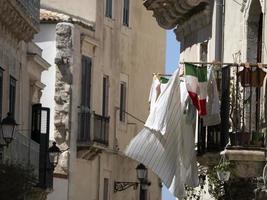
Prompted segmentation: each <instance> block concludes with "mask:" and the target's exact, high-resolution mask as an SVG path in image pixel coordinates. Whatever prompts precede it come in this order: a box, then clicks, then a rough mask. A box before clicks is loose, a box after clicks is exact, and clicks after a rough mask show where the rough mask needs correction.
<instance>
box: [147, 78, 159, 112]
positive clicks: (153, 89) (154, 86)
mask: <svg viewBox="0 0 267 200" xmlns="http://www.w3.org/2000/svg"><path fill="white" fill-rule="evenodd" d="M159 85H160V82H159V79H158V77H157V76H156V75H154V77H153V81H152V85H151V88H150V93H149V98H148V102H149V103H150V108H149V110H152V108H153V107H154V104H155V102H156V100H157V97H158V95H159V94H158V92H157V86H159Z"/></svg>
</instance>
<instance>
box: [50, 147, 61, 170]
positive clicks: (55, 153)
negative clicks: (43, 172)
mask: <svg viewBox="0 0 267 200" xmlns="http://www.w3.org/2000/svg"><path fill="white" fill-rule="evenodd" d="M48 153H49V162H50V163H51V164H52V165H53V166H54V167H55V166H56V165H57V164H58V160H59V156H60V153H61V151H60V149H59V148H58V147H57V145H56V142H53V145H52V146H51V147H50V148H49V149H48Z"/></svg>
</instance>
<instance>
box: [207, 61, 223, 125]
mask: <svg viewBox="0 0 267 200" xmlns="http://www.w3.org/2000/svg"><path fill="white" fill-rule="evenodd" d="M207 92H208V93H207V94H208V95H207V115H205V116H203V125H204V126H214V125H218V124H220V123H221V110H220V99H219V93H218V89H217V83H216V79H215V76H214V68H213V66H209V67H208V86H207Z"/></svg>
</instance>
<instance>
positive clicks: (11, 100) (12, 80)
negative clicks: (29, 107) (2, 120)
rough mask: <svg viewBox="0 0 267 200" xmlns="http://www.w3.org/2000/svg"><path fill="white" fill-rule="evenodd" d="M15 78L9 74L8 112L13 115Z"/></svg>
mask: <svg viewBox="0 0 267 200" xmlns="http://www.w3.org/2000/svg"><path fill="white" fill-rule="evenodd" d="M16 82H17V81H16V79H15V78H13V77H12V76H10V80H9V112H11V113H12V115H13V116H15V105H16Z"/></svg>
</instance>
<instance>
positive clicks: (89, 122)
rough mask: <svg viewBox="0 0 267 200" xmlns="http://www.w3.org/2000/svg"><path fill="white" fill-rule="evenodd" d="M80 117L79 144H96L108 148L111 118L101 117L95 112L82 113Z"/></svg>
mask: <svg viewBox="0 0 267 200" xmlns="http://www.w3.org/2000/svg"><path fill="white" fill-rule="evenodd" d="M79 115H80V116H79V133H78V143H79V144H90V143H93V142H96V143H98V144H103V145H105V146H107V145H108V137H109V120H110V117H105V116H101V115H98V114H95V112H92V113H90V112H81V113H80V114H79Z"/></svg>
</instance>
